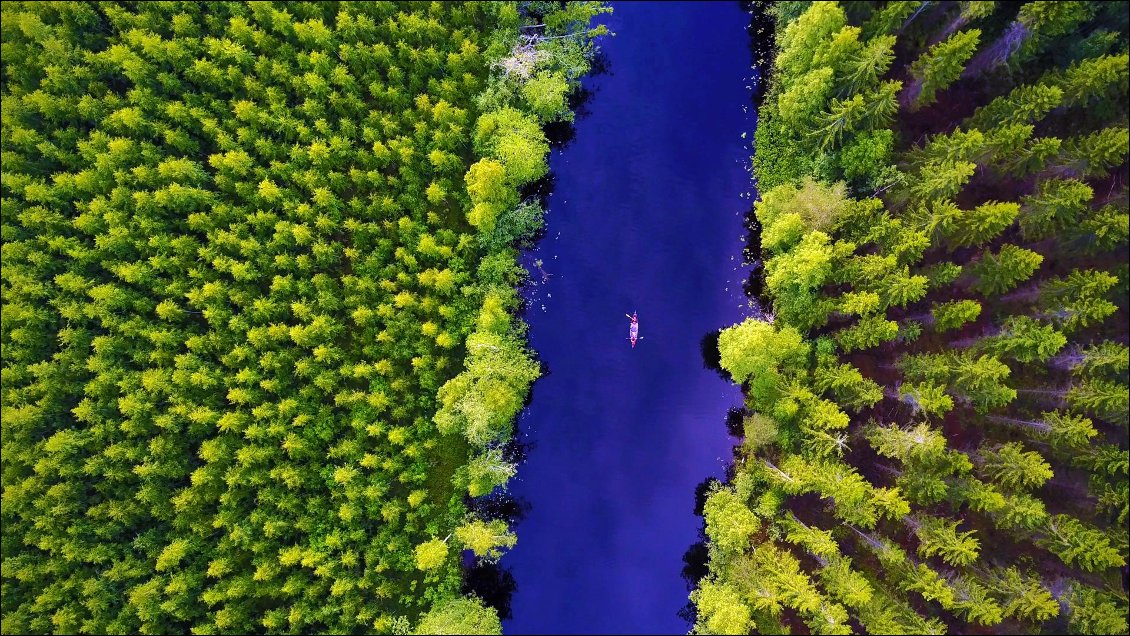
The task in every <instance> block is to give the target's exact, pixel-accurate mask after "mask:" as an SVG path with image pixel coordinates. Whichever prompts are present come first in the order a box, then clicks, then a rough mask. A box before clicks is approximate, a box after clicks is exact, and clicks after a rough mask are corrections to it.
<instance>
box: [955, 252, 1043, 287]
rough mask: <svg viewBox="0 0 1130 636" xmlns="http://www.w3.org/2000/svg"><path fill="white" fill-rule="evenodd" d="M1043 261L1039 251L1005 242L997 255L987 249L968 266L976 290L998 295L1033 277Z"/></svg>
mask: <svg viewBox="0 0 1130 636" xmlns="http://www.w3.org/2000/svg"><path fill="white" fill-rule="evenodd" d="M1043 262H1044V257H1043V256H1041V255H1040V254H1037V253H1036V252H1033V251H1031V250H1026V249H1024V248H1023V247H1017V246H1015V245H1012V244H1009V243H1006V244H1004V245H1002V246H1001V248H1000V250H999V251H998V252H997V253H996V254H994V253H992V252H990V251H986V252H985V253H984V254H983V255H982V256H981V259H980V260H979V261H977V262H976V263H974V264H973V265H971V266H970V267H969V272H970V274H972V275H973V277H974V279H975V281H974V283H973V289H975V290H976V291H977V292H978V293H980V294H981V295H983V296H986V297H989V296H998V295H1000V294H1003V293H1005V292H1007V291H1009V290H1010V289H1012V288H1014V287H1016V286H1017V285H1019V284H1020V283H1022V282H1024V281H1026V280H1028V279H1029V278H1031V277H1032V274H1034V273H1035V272H1036V270H1037V269H1039V268H1040V264H1041V263H1043Z"/></svg>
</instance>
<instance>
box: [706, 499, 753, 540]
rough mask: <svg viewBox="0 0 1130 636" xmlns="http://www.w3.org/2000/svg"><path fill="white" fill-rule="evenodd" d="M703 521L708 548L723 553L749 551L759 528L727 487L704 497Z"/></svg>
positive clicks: (744, 506) (748, 510)
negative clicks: (715, 547)
mask: <svg viewBox="0 0 1130 636" xmlns="http://www.w3.org/2000/svg"><path fill="white" fill-rule="evenodd" d="M703 518H704V519H705V520H706V536H707V537H709V538H710V542H711V545H713V546H717V547H718V548H719V549H721V550H724V551H726V552H742V551H744V550H746V549H748V548H749V546H750V545H751V540H752V538H753V534H754V533H756V532H757V531H758V530H759V529H760V528H761V522H760V521H759V520H758V519H757V516H756V515H754V514H753V512H752V511H751V510H750V509H749V508H748V507H747V506H746V505H745V503H744V502H743V501H742V500H741V498H740V497H739V496H738V495H737V494H736V493H734V491H732V490H730V489H728V488H721V489H718V490H715V491H714V492H712V493H710V495H709V496H707V498H706V505H705V507H704V508H703Z"/></svg>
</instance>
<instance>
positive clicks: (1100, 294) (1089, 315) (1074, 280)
mask: <svg viewBox="0 0 1130 636" xmlns="http://www.w3.org/2000/svg"><path fill="white" fill-rule="evenodd" d="M1117 282H1118V279H1117V278H1116V277H1115V276H1113V275H1111V274H1109V273H1108V272H1100V271H1095V270H1074V271H1072V272H1071V273H1070V274H1068V275H1067V276H1066V277H1057V278H1053V279H1050V280H1048V281H1047V282H1045V283H1044V284H1043V285H1041V286H1040V299H1039V306H1040V307H1041V308H1042V309H1043V310H1044V312H1045V315H1047V316H1048V317H1049V318H1051V319H1052V320H1054V321H1056V322H1057V323H1059V324H1061V325H1062V326H1063V329H1064V330H1065V331H1074V330H1075V329H1078V328H1080V327H1087V326H1089V325H1091V324H1094V323H1096V322H1099V321H1101V320H1103V319H1104V318H1106V317H1107V316H1109V315H1111V314H1113V313H1114V312H1115V311H1118V306H1117V305H1115V304H1114V303H1112V302H1110V301H1109V300H1107V299H1106V294H1107V292H1108V291H1109V290H1110V289H1111V288H1112V287H1114V285H1115V283H1117Z"/></svg>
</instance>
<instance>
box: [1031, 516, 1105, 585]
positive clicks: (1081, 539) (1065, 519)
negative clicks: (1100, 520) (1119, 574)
mask: <svg viewBox="0 0 1130 636" xmlns="http://www.w3.org/2000/svg"><path fill="white" fill-rule="evenodd" d="M1045 534H1046V536H1045V538H1044V539H1042V540H1041V541H1040V542H1039V543H1040V544H1041V545H1042V546H1044V547H1045V548H1047V549H1048V550H1049V551H1050V552H1052V553H1053V554H1055V555H1056V556H1058V557H1059V558H1060V559H1062V560H1063V562H1064V563H1066V564H1068V565H1074V566H1078V567H1080V568H1082V569H1084V570H1086V571H1088V572H1095V571H1100V570H1105V569H1107V568H1117V567H1121V566H1123V565H1126V557H1124V556H1123V555H1122V554H1121V553H1120V551H1119V550H1118V549H1117V548H1116V547H1114V546H1112V545H1111V544H1110V539H1108V538H1107V536H1106V535H1105V534H1103V533H1102V532H1100V531H1099V530H1097V529H1095V528H1089V527H1087V526H1086V525H1084V524H1083V523H1082V522H1080V521H1079V520H1078V519H1076V518H1075V517H1072V516H1070V515H1055V516H1053V517H1051V518H1050V519H1048V523H1047V526H1045Z"/></svg>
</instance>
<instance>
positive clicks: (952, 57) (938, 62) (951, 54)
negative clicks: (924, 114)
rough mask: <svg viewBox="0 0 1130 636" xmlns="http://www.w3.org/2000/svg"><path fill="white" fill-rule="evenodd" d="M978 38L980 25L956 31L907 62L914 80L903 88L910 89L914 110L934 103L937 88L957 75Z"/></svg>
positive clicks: (952, 80)
mask: <svg viewBox="0 0 1130 636" xmlns="http://www.w3.org/2000/svg"><path fill="white" fill-rule="evenodd" d="M980 41H981V31H980V29H970V30H968V31H959V32H957V33H955V34H953V35H951V36H950V37H949V38H947V39H946V40H945V41H943V42H940V43H938V44H935V45H934V46H932V47H930V50H928V51H926V52H925V53H923V54H922V55H921V56H920V57H919V58H918V59H917V60H915V61H914V63H913V64H911V65H910V74H911V76H913V77H914V79H915V82H914V83H913V84H911V85H910V86H908V87H907V90H908V91H910V93H911V98H910V99H909V101H910V103H911V104H912V107H913V109H914V110H918V109H920V108H922V107H923V106H929V105H930V104H932V103H934V101H935V100H936V99H937V94H938V91H940V90H943V89H945V88H946V87H948V86H949V85H950V84H953V83H954V81H956V80H957V78H958V77H960V76H961V72H962V71H963V70H964V69H965V63H966V62H968V61H969V58H971V57H973V52H974V51H976V49H977V45H978V43H979V42H980Z"/></svg>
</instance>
